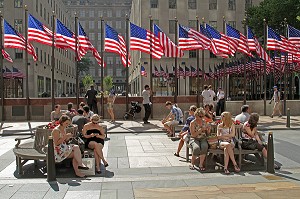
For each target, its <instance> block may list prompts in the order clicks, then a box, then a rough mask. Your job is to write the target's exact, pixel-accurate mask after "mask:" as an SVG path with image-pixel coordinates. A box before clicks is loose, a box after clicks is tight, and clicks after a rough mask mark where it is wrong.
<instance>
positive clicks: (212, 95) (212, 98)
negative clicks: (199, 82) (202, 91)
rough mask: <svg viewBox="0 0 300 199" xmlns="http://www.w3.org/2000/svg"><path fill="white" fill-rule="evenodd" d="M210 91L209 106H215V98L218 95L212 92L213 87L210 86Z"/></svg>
mask: <svg viewBox="0 0 300 199" xmlns="http://www.w3.org/2000/svg"><path fill="white" fill-rule="evenodd" d="M208 91H209V93H210V97H209V104H213V105H214V97H215V96H216V93H215V91H213V90H212V86H211V85H209V86H208Z"/></svg>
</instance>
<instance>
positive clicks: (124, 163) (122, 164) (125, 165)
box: [118, 157, 129, 168]
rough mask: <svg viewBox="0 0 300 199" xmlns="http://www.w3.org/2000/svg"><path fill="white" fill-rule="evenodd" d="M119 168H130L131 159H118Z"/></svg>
mask: <svg viewBox="0 0 300 199" xmlns="http://www.w3.org/2000/svg"><path fill="white" fill-rule="evenodd" d="M118 168H129V158H128V157H123V158H118Z"/></svg>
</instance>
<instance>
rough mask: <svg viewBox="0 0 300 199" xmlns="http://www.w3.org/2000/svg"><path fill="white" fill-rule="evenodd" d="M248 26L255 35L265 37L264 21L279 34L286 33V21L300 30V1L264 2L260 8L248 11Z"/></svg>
mask: <svg viewBox="0 0 300 199" xmlns="http://www.w3.org/2000/svg"><path fill="white" fill-rule="evenodd" d="M246 13H247V18H248V25H249V26H250V27H251V28H253V30H254V32H255V34H256V35H257V36H258V37H259V36H263V30H264V28H263V27H264V21H263V20H264V19H266V21H267V24H268V25H269V26H271V27H272V28H273V29H275V30H278V31H279V33H281V34H283V32H284V23H283V21H284V19H285V18H286V19H287V23H288V24H289V25H291V26H293V27H295V28H297V29H300V20H299V19H300V1H299V0H264V1H262V2H261V3H260V4H259V5H258V6H253V7H251V8H249V9H248V10H247V11H246Z"/></svg>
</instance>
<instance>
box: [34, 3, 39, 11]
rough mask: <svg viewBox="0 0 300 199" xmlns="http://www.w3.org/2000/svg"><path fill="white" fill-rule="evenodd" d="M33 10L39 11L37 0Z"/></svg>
mask: <svg viewBox="0 0 300 199" xmlns="http://www.w3.org/2000/svg"><path fill="white" fill-rule="evenodd" d="M35 11H36V12H37V13H38V12H39V0H36V1H35Z"/></svg>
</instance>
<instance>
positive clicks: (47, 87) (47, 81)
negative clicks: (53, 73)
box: [46, 77, 51, 94]
mask: <svg viewBox="0 0 300 199" xmlns="http://www.w3.org/2000/svg"><path fill="white" fill-rule="evenodd" d="M46 92H47V93H48V94H50V93H51V79H50V78H48V77H46Z"/></svg>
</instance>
